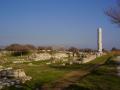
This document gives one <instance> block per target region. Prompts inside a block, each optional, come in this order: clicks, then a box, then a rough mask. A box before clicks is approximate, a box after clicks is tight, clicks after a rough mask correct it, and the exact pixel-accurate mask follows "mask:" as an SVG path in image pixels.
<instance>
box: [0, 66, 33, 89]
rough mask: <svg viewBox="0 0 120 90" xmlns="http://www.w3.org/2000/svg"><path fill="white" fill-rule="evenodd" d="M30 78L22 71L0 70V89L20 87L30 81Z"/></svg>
mask: <svg viewBox="0 0 120 90" xmlns="http://www.w3.org/2000/svg"><path fill="white" fill-rule="evenodd" d="M31 79H32V78H31V77H30V76H26V74H25V72H24V70H22V69H17V70H14V69H12V68H7V69H1V70H0V89H2V88H4V87H6V86H8V87H9V86H13V85H20V84H21V83H25V82H26V81H28V80H31Z"/></svg>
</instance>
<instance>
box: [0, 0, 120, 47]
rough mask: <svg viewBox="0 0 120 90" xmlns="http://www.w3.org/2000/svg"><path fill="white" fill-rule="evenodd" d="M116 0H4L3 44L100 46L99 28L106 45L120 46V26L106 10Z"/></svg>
mask: <svg viewBox="0 0 120 90" xmlns="http://www.w3.org/2000/svg"><path fill="white" fill-rule="evenodd" d="M115 5H116V0H0V45H9V44H12V43H20V44H34V45H59V46H60V45H61V46H76V47H79V48H94V49H96V48H97V28H98V27H101V28H102V29H103V48H105V49H110V48H112V47H116V48H120V35H119V34H120V27H118V26H117V25H115V24H112V23H111V21H110V18H109V17H107V16H106V15H105V13H104V12H105V10H107V9H108V8H110V7H113V6H115Z"/></svg>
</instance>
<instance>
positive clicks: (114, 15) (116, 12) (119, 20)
mask: <svg viewBox="0 0 120 90" xmlns="http://www.w3.org/2000/svg"><path fill="white" fill-rule="evenodd" d="M105 14H106V15H107V16H109V17H110V18H111V21H112V23H114V24H117V25H118V26H120V0H117V6H116V7H113V8H110V9H108V10H106V11H105Z"/></svg>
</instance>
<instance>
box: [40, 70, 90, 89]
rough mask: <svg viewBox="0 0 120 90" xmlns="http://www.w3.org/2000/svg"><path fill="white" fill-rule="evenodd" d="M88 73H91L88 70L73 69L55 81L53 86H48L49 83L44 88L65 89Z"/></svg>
mask: <svg viewBox="0 0 120 90" xmlns="http://www.w3.org/2000/svg"><path fill="white" fill-rule="evenodd" d="M87 74H89V72H88V71H82V70H77V71H72V72H70V73H68V74H66V75H65V76H64V77H62V78H60V79H58V80H57V81H55V82H53V83H52V86H51V87H48V85H47V84H46V85H44V86H43V87H42V90H63V88H65V87H68V86H69V85H71V84H73V83H75V82H77V80H78V79H80V78H82V77H83V76H85V75H87Z"/></svg>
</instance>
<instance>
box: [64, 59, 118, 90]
mask: <svg viewBox="0 0 120 90" xmlns="http://www.w3.org/2000/svg"><path fill="white" fill-rule="evenodd" d="M99 60H101V59H99ZM103 61H104V60H103ZM93 62H94V63H96V61H93ZM97 62H98V61H97ZM104 62H105V63H104V64H103V65H102V66H100V67H98V68H97V69H95V70H93V71H92V72H91V73H90V74H88V75H87V76H86V77H84V78H82V79H80V80H78V82H77V83H75V84H72V85H70V86H69V87H67V88H65V90H120V77H118V76H117V75H116V64H114V63H113V62H114V61H113V60H112V59H110V60H109V61H107V62H106V61H104ZM90 63H92V62H90Z"/></svg>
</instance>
